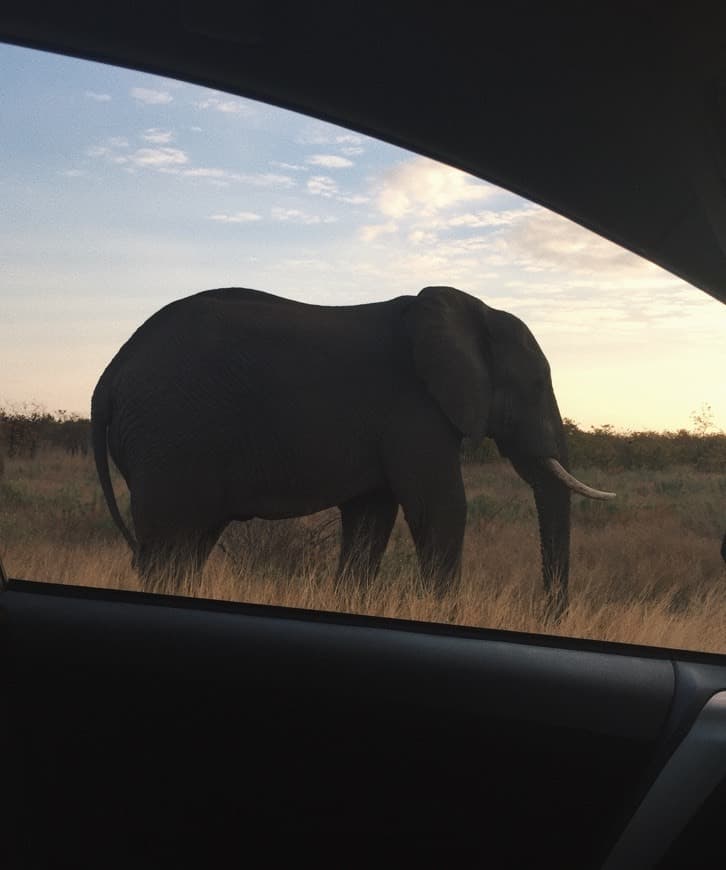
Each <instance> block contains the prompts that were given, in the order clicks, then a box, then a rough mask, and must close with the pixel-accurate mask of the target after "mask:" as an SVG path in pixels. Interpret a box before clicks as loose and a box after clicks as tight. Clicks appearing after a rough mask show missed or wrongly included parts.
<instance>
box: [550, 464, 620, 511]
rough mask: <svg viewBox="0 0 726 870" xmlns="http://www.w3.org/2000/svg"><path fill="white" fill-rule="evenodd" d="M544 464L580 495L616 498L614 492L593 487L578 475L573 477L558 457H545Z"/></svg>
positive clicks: (604, 498)
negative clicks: (579, 478)
mask: <svg viewBox="0 0 726 870" xmlns="http://www.w3.org/2000/svg"><path fill="white" fill-rule="evenodd" d="M544 464H545V465H546V466H547V468H549V470H550V471H551V472H552V474H554V476H555V477H556V478H558V479H559V480H561V481H562V482H563V483H564V484H565V486H567V487H569V488H570V489H571V490H572V491H573V492H579V493H580V495H586V496H587V497H588V498H599V499H601V500H603V501H605V500H607V499H609V498H615V493H614V492H603V490H601V489H593V488H592V487H591V486H588V485H587V484H585V483H582V482H581V481H579V480H578V479H577V478H576V477H573V476H572V475H571V474H570V473H569V471H565V469H564V468H563V467H562V466H561V465H560V463H559V462H558V461H557V460H556V459H552V458H549V459H545V460H544Z"/></svg>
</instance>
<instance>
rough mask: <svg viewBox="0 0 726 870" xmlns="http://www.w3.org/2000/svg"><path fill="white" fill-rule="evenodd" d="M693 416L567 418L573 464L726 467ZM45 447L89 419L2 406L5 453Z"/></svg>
mask: <svg viewBox="0 0 726 870" xmlns="http://www.w3.org/2000/svg"><path fill="white" fill-rule="evenodd" d="M693 416H694V422H695V424H696V431H688V430H686V429H679V430H678V431H676V432H669V431H665V432H651V431H642V432H630V431H628V432H621V431H618V430H616V429H615V427H614V426H611V425H609V424H603V425H602V426H591V427H590V428H589V429H584V428H581V427H580V426H578V425H577V423H575V422H574V421H573V420H569V419H565V421H564V422H565V431H566V433H567V440H568V446H569V452H570V464H571V465H572V466H574V467H580V468H581V467H587V466H595V467H598V468H605V469H613V470H615V469H647V470H658V469H662V468H666V467H668V466H672V465H682V466H690V467H692V468H694V469H696V470H699V471H726V433H724V432H710V431H707V429H708V427H707V426H704V425H703V419H702V418H701V417H699V416H698V415H693ZM699 421H700V426H699ZM45 448H56V449H60V450H63V451H64V452H66V453H68V454H71V455H81V456H87V455H88V454H89V453H90V450H91V422H90V420H88V419H87V418H84V417H80V416H79V415H77V414H72V413H69V412H67V411H64V410H59V411H56V412H54V413H51V412H48V411H45V410H43V409H40V408H37V407H31V408H23V409H21V410H8V409H3V408H0V457H9V458H12V457H14V456H17V457H25V458H30V459H32V458H33V457H34V456H35V455H36V454H37V453H38V451H39V450H42V449H45ZM499 458H500V457H499V452H498V450H497V447H496V445H495V444H494V442H493V441H491V440H490V439H484V440H483V441H479V442H473V441H471V440H470V439H465V440H464V443H463V445H462V459H463V461H464V462H495V461H497V460H499Z"/></svg>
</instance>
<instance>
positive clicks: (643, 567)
mask: <svg viewBox="0 0 726 870" xmlns="http://www.w3.org/2000/svg"><path fill="white" fill-rule="evenodd" d="M0 422H2V418H0ZM61 423H66V424H71V423H73V424H74V425H75V428H74V426H72V425H66V427H65V430H63V426H61V425H55V424H61ZM51 424H53V425H51ZM569 428H570V445H571V451H572V459H573V462H572V466H573V470H574V472H575V473H576V474H577V476H578V477H580V478H581V479H582V480H585V481H587V482H588V483H590V484H591V485H593V486H596V487H600V488H603V489H609V490H614V491H616V492H617V494H618V495H617V498H616V499H615V500H614V501H611V502H593V501H589V500H586V499H583V498H581V497H580V496H573V511H572V513H573V530H572V565H571V580H570V590H571V595H570V600H571V604H570V607H569V610H568V611H567V613H566V614H565V616H564V617H563V618H562V620H561V621H560V622H559V623H558V624H557V625H555V626H553V625H548V624H547V623H546V621H545V620H544V618H543V595H542V589H541V581H540V574H539V572H540V565H539V558H540V557H539V541H538V534H537V526H536V516H535V511H534V505H533V500H532V496H531V492H530V490H529V489H528V487H527V486H526V485H525V484H524V483H522V482H521V481H520V479H519V478H518V477H517V476H516V474H515V473H514V472H513V471H512V470H511V468H510V467H509V465H508V464H507V463H505V462H503V461H501V460H500V459H498V458H497V457H496V456H495V455H494V453H493V451H492V450H491V449H490V448H489V447H478V448H476V449H471V448H469V449H468V450H467V452H466V454H465V457H464V459H465V461H464V466H463V467H464V479H465V484H466V492H467V500H468V503H469V516H468V526H467V534H466V541H465V551H464V567H463V578H462V584H461V589H460V590H459V592H458V594H456V595H453V594H452V595H451V596H450V597H449V598H448V599H446V600H444V601H443V602H442V601H439V600H436V599H435V598H434V597H433V596H431V595H429V594H427V593H425V592H424V591H422V589H421V588H420V585H419V582H418V579H417V574H416V567H415V557H414V552H413V546H412V543H411V540H410V537H409V534H408V530H407V528H406V526H405V524H404V523H403V520H402V517H401V516H400V515H399V518H398V520H397V523H396V528H395V530H394V534H393V537H392V539H391V543H390V544H389V547H388V550H387V553H386V556H385V559H384V563H383V568H382V571H381V575H380V577H379V578H378V579H377V580H376V582H375V584H374V585H373V586H372V587H371V588H370V589H369V590H368V591H367V592H366V593H364V594H363V593H359V592H354V591H351V590H344V591H342V592H339V593H337V594H336V592H335V590H334V587H333V572H334V567H335V564H336V559H337V549H338V538H337V536H338V523H337V511H329V512H326V513H323V514H318V515H315V516H313V517H307V518H304V519H300V520H285V521H279V522H275V523H273V522H265V521H262V520H255V521H252V522H250V523H247V524H232V525H231V526H230V527H229V528H228V529H227V531H226V532H225V534H224V536H223V538H222V540H221V543H220V546H218V547H216V548H215V551H214V552H213V554H212V557H211V559H210V561H209V563H208V565H207V568H206V570H205V575H204V578H203V580H202V583H201V586H200V587H199V588H196V589H188V590H186V591H187V593H188V594H194V595H197V596H200V597H205V598H217V599H225V600H232V601H246V602H255V603H265V604H281V605H286V606H291V607H303V608H316V609H323V610H335V611H341V610H342V611H348V612H355V613H365V614H372V615H379V616H390V617H401V618H406V619H415V620H428V621H435V622H455V623H460V624H464V625H470V626H486V627H490V628H504V629H512V630H518V631H534V632H552V633H556V634H559V635H570V636H574V637H587V638H595V639H600V640H614V641H623V642H635V643H644V644H655V645H659V646H668V647H678V648H686V649H698V650H707V651H712V652H721V653H723V652H726V566H724V563H723V561H722V559H721V557H720V553H719V546H720V541H721V536H722V534H723V531H724V524H726V462H724V460H725V459H726V436H724V435H705V434H701V435H693V434H689V433H686V432H681V433H663V434H661V435H656V434H654V433H636V434H635V435H633V434H632V433H631V434H630V435H627V436H625V435H619V434H618V433H616V432H614V431H613V430H611V429H610V428H609V427H604V428H602V429H596V430H592V431H591V432H588V433H585V432H582V431H581V430H579V429H577V427H575V426H574V424H570V425H569ZM8 431H9V428H8V417H7V415H6V417H5V428H4V434H5V444H4V445H3V443H2V441H0V449H2V451H3V453H4V474H3V476H2V479H1V480H0V545H1V546H2V555H3V559H4V561H5V566H6V569H7V570H8V573H9V574H10V575H11V576H13V577H23V578H27V579H31V580H52V581H54V582H61V583H73V584H76V585H87V586H101V587H112V588H118V589H130V590H136V589H139V585H138V581H137V579H136V577H135V575H134V573H133V571H132V569H131V566H130V554H129V551H128V549H127V547H126V544H125V542H124V541H123V539H122V538H121V535H120V534H119V532H118V530H117V529H116V527H115V526H114V524H113V522H112V520H111V518H110V516H109V513H108V510H107V507H106V505H105V502H104V500H103V496H102V494H101V491H100V487H99V485H98V482H97V479H96V472H95V467H94V464H93V459H92V457H91V455H90V453H88V452H87V449H86V448H87V445H86V442H85V441H84V438H85V434H84V433H85V432H86V430H85V429H84V427H83V426H81V425H80V424H79V421H77V420H75V421H73V420H70V419H66V420H57V419H55V420H53V419H50V421H49V420H48V419H46V429H45V434H38V433H40V432H41V429H40V428H37V432H36V434H37V438H35V440H34V441H33V442H32V443H31V444H30V446H28V443H27V440H26V442H25V443H24V444H23V443H21V442H18V443H15V445H14V446H13V447H12V449H9V448H8V444H9V441H8ZM79 432H80V433H81V436H82V437H81V439H80V440H78V439H77V438H76V436H77V434H78V433H79ZM53 433H54V434H53ZM16 434H17V433H16ZM0 435H2V432H1V431H0ZM8 453H10V455H8ZM114 483H115V488H116V492H117V497H118V500H119V503H120V504H121V506H122V509H123V510H124V511H125V512H127V506H128V495H127V492H126V489H125V486H124V484H123V481H122V480H121V479H120V477H119V476H118V475H115V476H114Z"/></svg>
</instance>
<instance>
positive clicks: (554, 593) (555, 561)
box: [532, 472, 570, 619]
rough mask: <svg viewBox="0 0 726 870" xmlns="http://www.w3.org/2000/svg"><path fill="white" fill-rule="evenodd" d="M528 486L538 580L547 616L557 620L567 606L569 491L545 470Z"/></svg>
mask: <svg viewBox="0 0 726 870" xmlns="http://www.w3.org/2000/svg"><path fill="white" fill-rule="evenodd" d="M545 475H546V476H547V477H546V480H545V481H542V480H536V479H535V482H534V485H533V487H532V489H533V492H534V501H535V505H536V507H537V519H538V521H539V535H540V550H541V553H542V580H543V583H544V588H545V592H546V594H547V597H548V605H547V609H548V615H549V616H550V617H551V618H552V619H559V617H560V616H561V615H562V614H563V612H564V611H565V609H566V608H567V585H568V582H569V578H570V490H569V489H568V488H566V487H564V486H562V484H561V483H559V481H558V480H555V479H553V478H552V476H551V475H548V474H547V472H545Z"/></svg>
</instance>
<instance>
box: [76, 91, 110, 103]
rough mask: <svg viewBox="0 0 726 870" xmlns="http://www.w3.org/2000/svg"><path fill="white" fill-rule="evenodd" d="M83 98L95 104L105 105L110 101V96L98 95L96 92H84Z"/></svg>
mask: <svg viewBox="0 0 726 870" xmlns="http://www.w3.org/2000/svg"><path fill="white" fill-rule="evenodd" d="M83 96H84V97H86V99H88V100H95V101H96V102H97V103H107V102H108V101H109V100H110V99H111V94H99V93H96V91H86V92H85V94H84V95H83Z"/></svg>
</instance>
